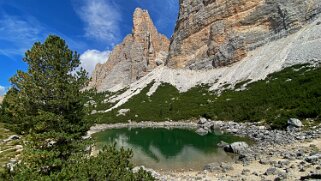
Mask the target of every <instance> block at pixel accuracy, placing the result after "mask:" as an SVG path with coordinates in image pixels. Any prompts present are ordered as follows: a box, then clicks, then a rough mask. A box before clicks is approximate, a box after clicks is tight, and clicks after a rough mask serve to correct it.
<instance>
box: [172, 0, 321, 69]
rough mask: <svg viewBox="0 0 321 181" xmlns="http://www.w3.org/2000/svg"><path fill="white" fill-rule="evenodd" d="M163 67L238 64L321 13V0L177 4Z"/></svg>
mask: <svg viewBox="0 0 321 181" xmlns="http://www.w3.org/2000/svg"><path fill="white" fill-rule="evenodd" d="M179 3H180V11H179V17H178V21H177V23H176V28H175V33H174V35H173V37H172V39H171V44H170V50H169V56H168V58H167V65H168V66H169V67H172V68H190V69H209V68H213V67H220V66H226V65H229V64H232V63H234V62H237V61H240V60H242V59H243V58H244V57H246V56H247V53H248V52H249V51H251V50H253V49H256V48H257V47H260V46H262V45H264V44H267V43H268V42H271V41H274V40H276V39H280V38H282V37H285V36H288V35H289V34H292V33H294V32H297V31H298V30H299V29H301V28H303V27H304V26H305V24H307V23H309V22H310V20H311V19H313V18H314V17H315V16H317V15H318V14H320V12H321V1H320V0H309V1H302V0H252V1H248V0H221V1H216V0H180V1H179Z"/></svg>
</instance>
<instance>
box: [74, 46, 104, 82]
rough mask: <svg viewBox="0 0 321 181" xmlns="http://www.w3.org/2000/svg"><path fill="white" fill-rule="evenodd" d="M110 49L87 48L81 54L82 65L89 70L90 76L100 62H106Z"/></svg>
mask: <svg viewBox="0 0 321 181" xmlns="http://www.w3.org/2000/svg"><path fill="white" fill-rule="evenodd" d="M109 54H110V51H108V50H107V51H102V52H101V51H98V50H87V51H85V52H84V53H83V54H82V55H81V56H80V61H81V66H82V67H83V68H84V69H86V70H87V72H88V73H89V76H91V74H92V72H93V71H94V69H95V66H96V65H97V64H98V63H105V62H106V61H107V59H108V57H109Z"/></svg>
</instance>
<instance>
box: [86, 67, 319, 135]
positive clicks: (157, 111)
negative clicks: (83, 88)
mask: <svg viewBox="0 0 321 181" xmlns="http://www.w3.org/2000/svg"><path fill="white" fill-rule="evenodd" d="M248 82H249V81H243V82H240V83H239V84H237V85H236V86H235V89H233V90H225V91H223V92H222V93H221V94H220V95H218V94H217V93H215V92H211V91H209V86H207V85H202V86H198V87H194V88H192V89H190V90H189V91H187V92H184V93H179V91H178V90H177V89H176V88H175V87H173V86H172V85H169V84H163V85H161V86H160V87H159V88H158V89H157V91H156V92H155V93H154V94H153V95H152V96H150V97H149V96H147V95H146V93H147V92H148V90H149V88H150V87H151V86H152V84H150V85H149V86H147V87H146V88H145V89H143V90H142V92H141V93H140V94H138V95H136V96H134V97H132V98H131V99H130V100H129V101H128V102H127V103H125V104H124V105H122V106H121V107H120V108H118V109H115V110H113V111H111V112H108V113H98V114H93V115H87V116H86V119H87V120H89V121H90V122H97V123H115V122H127V121H128V120H132V121H165V120H187V119H192V118H198V117H200V116H204V117H207V118H211V119H214V120H234V121H251V122H258V121H264V122H265V123H267V124H269V125H271V126H272V127H273V128H278V129H282V128H284V127H285V126H286V124H287V119H288V118H291V117H295V118H299V119H303V120H304V119H306V118H311V119H312V120H314V121H320V119H321V118H320V115H321V84H320V82H321V68H320V67H313V66H310V65H308V64H305V65H296V66H293V67H289V68H286V69H284V70H282V71H280V72H277V73H273V74H271V75H269V76H268V77H267V78H266V79H265V80H261V81H257V82H254V83H250V84H248V85H247V83H248ZM241 87H243V88H244V87H245V90H242V91H241V90H240V89H239V88H241ZM88 94H89V95H90V96H91V97H93V99H94V100H96V101H97V102H96V104H97V105H96V107H94V106H91V108H90V109H91V110H98V111H99V110H106V109H107V108H110V107H111V106H112V104H110V103H107V104H106V103H104V101H103V100H105V99H106V97H108V95H106V94H107V93H105V94H104V93H98V94H96V93H88ZM109 94H110V93H109ZM119 109H130V112H129V113H127V114H126V115H125V116H117V114H118V113H117V112H118V110H119Z"/></svg>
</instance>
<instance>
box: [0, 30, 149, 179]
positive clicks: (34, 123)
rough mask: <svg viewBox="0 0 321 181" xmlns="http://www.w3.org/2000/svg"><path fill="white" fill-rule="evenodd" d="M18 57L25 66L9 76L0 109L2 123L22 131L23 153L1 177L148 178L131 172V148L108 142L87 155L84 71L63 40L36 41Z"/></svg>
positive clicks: (141, 173) (145, 175) (86, 79)
mask: <svg viewBox="0 0 321 181" xmlns="http://www.w3.org/2000/svg"><path fill="white" fill-rule="evenodd" d="M23 60H24V62H26V63H27V64H28V69H27V71H26V72H23V71H18V72H17V74H16V75H14V76H13V77H12V78H11V80H10V81H11V84H12V88H11V89H10V90H9V91H8V93H7V94H6V96H5V98H4V100H3V104H2V105H1V109H0V120H1V122H3V124H5V126H6V127H7V128H9V129H10V130H11V131H14V132H16V133H18V134H21V135H23V139H24V140H23V142H24V145H23V152H22V154H21V155H20V158H19V159H20V160H21V162H19V163H17V165H15V166H14V167H13V169H10V168H5V169H1V173H0V180H30V181H34V180H153V178H152V176H151V175H150V174H149V173H147V172H145V171H143V170H142V169H141V170H140V171H139V172H137V173H133V172H132V171H131V170H132V168H133V165H132V164H131V163H130V158H131V157H132V151H131V150H123V149H121V150H117V149H116V148H115V145H111V146H108V147H106V148H105V149H104V150H103V151H101V152H100V153H99V154H98V155H96V156H90V150H91V146H92V144H93V143H91V142H90V141H86V140H83V139H82V136H83V135H84V134H85V133H86V131H87V130H88V128H89V126H90V125H89V124H88V123H87V122H86V120H85V119H84V116H85V115H86V114H88V113H87V112H86V110H85V109H84V104H83V99H84V93H83V92H82V91H81V89H82V88H84V87H85V86H86V85H87V83H88V76H87V72H86V71H85V70H83V69H82V68H79V65H80V60H79V55H78V54H77V53H76V52H74V51H72V50H70V49H69V48H68V46H67V45H66V43H65V41H64V40H62V39H61V38H59V37H57V36H53V35H51V36H49V37H48V38H47V39H46V40H45V42H44V43H40V42H36V43H35V44H34V45H33V47H32V48H31V49H30V50H28V51H27V52H26V54H25V58H24V59H23ZM0 159H2V158H0Z"/></svg>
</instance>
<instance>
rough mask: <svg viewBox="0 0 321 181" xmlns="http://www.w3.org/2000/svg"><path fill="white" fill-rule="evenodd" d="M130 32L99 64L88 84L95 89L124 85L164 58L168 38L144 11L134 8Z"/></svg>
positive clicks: (100, 89)
mask: <svg viewBox="0 0 321 181" xmlns="http://www.w3.org/2000/svg"><path fill="white" fill-rule="evenodd" d="M133 21H134V23H133V24H134V27H133V31H132V34H130V35H127V37H126V38H125V39H124V40H123V42H122V43H121V44H119V45H117V46H116V47H115V48H114V50H113V51H112V53H111V54H110V56H109V58H108V61H107V62H106V63H105V64H98V65H97V66H96V68H95V71H94V72H93V75H92V81H91V82H90V84H89V87H90V88H97V90H98V91H104V90H107V89H111V88H115V89H120V88H122V87H124V86H127V85H129V84H131V83H133V82H135V81H137V80H138V79H140V78H141V77H143V76H145V75H146V74H147V73H149V72H150V71H152V70H153V69H154V68H155V67H157V66H158V65H160V64H163V63H164V62H165V61H166V57H167V55H168V48H169V40H168V39H167V38H166V37H165V36H164V35H161V34H159V33H158V31H157V29H156V28H155V26H154V24H153V22H152V20H151V18H150V16H149V14H148V12H147V11H145V10H142V9H139V8H137V9H136V10H135V13H134V17H133Z"/></svg>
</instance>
